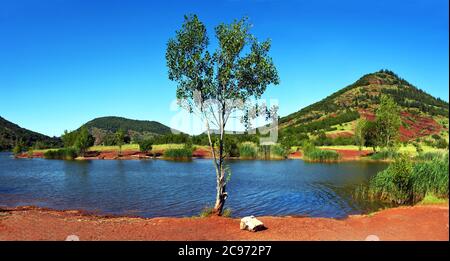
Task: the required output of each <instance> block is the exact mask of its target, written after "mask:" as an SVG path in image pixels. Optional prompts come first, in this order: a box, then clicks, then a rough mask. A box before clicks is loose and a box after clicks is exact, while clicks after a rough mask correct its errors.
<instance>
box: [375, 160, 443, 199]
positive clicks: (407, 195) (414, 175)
mask: <svg viewBox="0 0 450 261" xmlns="http://www.w3.org/2000/svg"><path fill="white" fill-rule="evenodd" d="M448 182H449V174H448V154H447V156H446V157H436V158H433V159H431V160H428V161H419V162H413V161H412V160H411V158H410V157H408V156H405V155H403V156H400V157H398V158H397V159H396V160H395V161H394V162H392V163H391V164H390V165H389V167H388V168H387V169H385V170H383V171H381V172H379V173H378V174H377V175H376V176H374V177H373V178H372V179H371V180H370V181H369V186H368V188H367V191H366V192H367V197H368V198H369V199H375V200H381V201H385V202H390V203H394V204H398V205H402V204H414V203H418V202H420V201H421V200H423V199H424V198H425V197H426V195H428V194H432V195H435V196H436V197H438V198H448V192H449V187H448V184H449V183H448Z"/></svg>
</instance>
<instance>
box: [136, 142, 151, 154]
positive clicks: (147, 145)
mask: <svg viewBox="0 0 450 261" xmlns="http://www.w3.org/2000/svg"><path fill="white" fill-rule="evenodd" d="M152 148H153V141H152V140H142V141H140V142H139V149H140V150H141V151H142V152H149V151H151V150H152Z"/></svg>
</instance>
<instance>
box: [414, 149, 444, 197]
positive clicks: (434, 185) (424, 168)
mask: <svg viewBox="0 0 450 261" xmlns="http://www.w3.org/2000/svg"><path fill="white" fill-rule="evenodd" d="M411 181H412V186H413V187H412V189H413V190H412V192H413V200H414V202H418V201H420V200H422V199H423V198H424V197H425V196H426V194H427V193H430V194H433V195H435V196H437V197H447V198H448V155H447V157H442V156H439V157H436V158H434V159H432V160H430V161H426V162H421V163H419V164H415V165H414V168H413V172H412V176H411Z"/></svg>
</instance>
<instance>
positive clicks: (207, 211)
mask: <svg viewBox="0 0 450 261" xmlns="http://www.w3.org/2000/svg"><path fill="white" fill-rule="evenodd" d="M213 212H214V208H212V207H204V208H203V209H202V211H201V212H200V215H199V216H200V217H202V218H203V217H209V216H211V215H212V213H213Z"/></svg>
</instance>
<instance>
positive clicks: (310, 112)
mask: <svg viewBox="0 0 450 261" xmlns="http://www.w3.org/2000/svg"><path fill="white" fill-rule="evenodd" d="M381 94H386V95H389V96H391V97H392V98H393V99H394V100H395V102H396V103H397V104H398V105H399V106H400V107H401V118H402V126H401V127H400V139H401V140H402V141H408V140H415V139H419V138H420V139H427V138H428V137H429V136H432V135H433V134H434V135H439V136H440V137H443V138H445V139H447V140H448V113H449V104H448V102H445V101H443V100H441V99H439V98H435V97H433V96H431V95H430V94H428V93H426V92H424V91H423V90H421V89H419V88H417V87H415V86H414V85H412V84H410V83H409V82H408V81H406V80H405V79H402V78H401V77H399V76H398V75H396V74H395V73H394V72H392V71H389V70H380V71H378V72H375V73H370V74H366V75H364V76H363V77H361V78H360V79H358V80H357V81H356V82H354V83H353V84H351V85H349V86H347V87H345V88H343V89H341V90H339V91H337V92H335V93H333V94H331V95H330V96H328V97H326V98H325V99H323V100H321V101H319V102H316V103H314V104H312V105H309V106H307V107H305V108H303V109H301V110H299V111H297V112H295V113H292V114H290V115H288V116H286V117H282V118H281V119H280V121H279V123H280V125H279V128H280V135H281V136H285V137H286V136H289V137H290V138H294V140H295V139H296V138H297V139H299V137H300V138H301V136H302V135H303V136H305V135H309V136H311V135H320V133H325V135H326V136H327V137H329V138H336V137H351V136H352V135H353V133H354V132H353V131H354V127H355V122H356V120H357V119H358V118H360V117H364V118H366V119H369V120H372V119H374V117H375V110H376V109H377V107H378V103H379V100H380V95H381ZM322 135H323V134H322Z"/></svg>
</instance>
